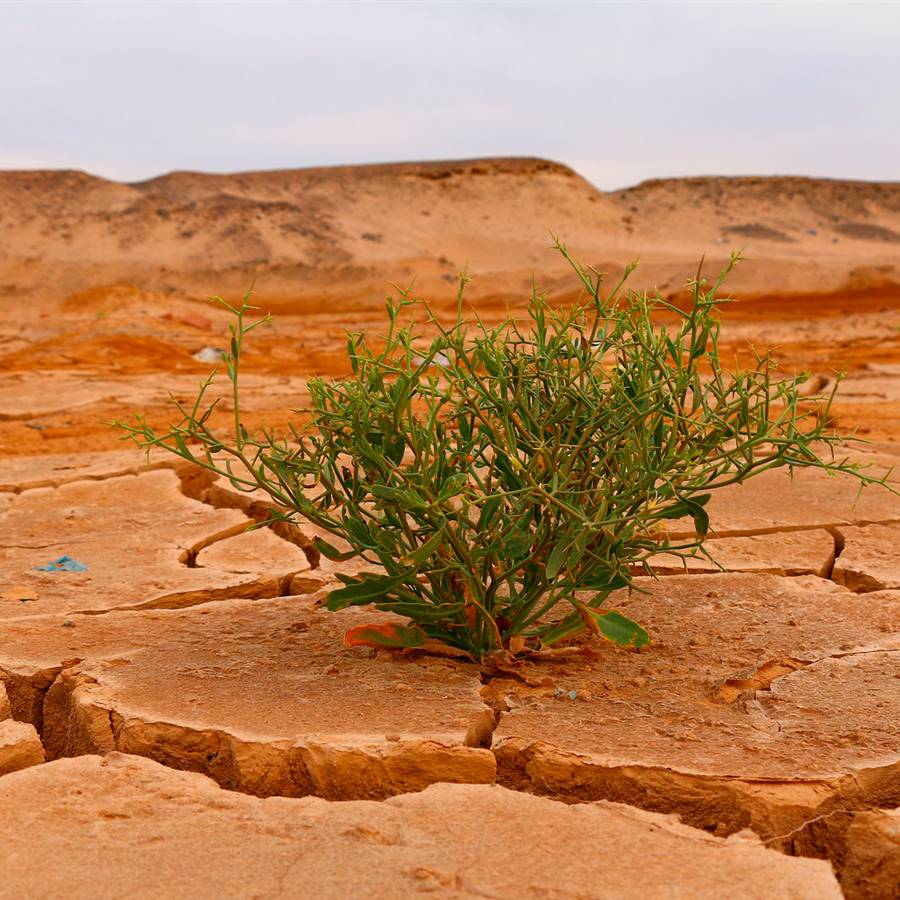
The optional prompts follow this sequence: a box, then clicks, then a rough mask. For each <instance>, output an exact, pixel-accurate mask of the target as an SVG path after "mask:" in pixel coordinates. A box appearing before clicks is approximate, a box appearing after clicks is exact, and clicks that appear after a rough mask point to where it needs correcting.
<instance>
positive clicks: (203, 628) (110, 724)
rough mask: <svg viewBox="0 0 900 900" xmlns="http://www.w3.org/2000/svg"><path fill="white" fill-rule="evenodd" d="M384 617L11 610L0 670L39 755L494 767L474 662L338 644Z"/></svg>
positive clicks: (395, 780) (307, 608) (303, 769)
mask: <svg viewBox="0 0 900 900" xmlns="http://www.w3.org/2000/svg"><path fill="white" fill-rule="evenodd" d="M389 618H390V617H387V616H385V615H383V614H380V613H377V612H375V611H372V610H360V609H349V610H345V611H343V612H340V613H330V612H327V611H326V610H323V609H321V608H317V607H316V606H315V605H314V601H312V600H308V601H303V600H299V599H295V598H289V599H281V600H265V601H257V602H253V601H238V600H226V601H221V602H218V603H210V604H206V605H203V606H198V607H193V608H191V609H186V610H171V611H169V610H159V611H157V610H152V611H149V610H148V611H141V612H130V611H128V612H118V613H109V614H107V615H103V616H84V615H82V616H70V617H67V618H62V617H34V618H29V619H20V620H18V621H16V622H10V623H8V624H7V626H5V627H4V629H3V630H2V632H0V678H2V679H3V680H4V681H6V687H7V691H8V693H9V699H10V702H11V704H12V709H13V713H14V715H15V716H16V717H17V718H19V719H21V720H23V721H29V722H34V723H35V724H37V725H39V726H40V727H41V728H42V734H43V740H44V746H45V747H46V749H47V752H48V755H49V756H50V758H54V757H58V756H72V755H77V754H81V753H97V752H106V751H109V750H122V751H126V752H130V753H137V754H141V755H144V756H149V757H152V758H153V759H156V760H159V761H160V762H163V763H167V764H169V765H172V766H174V767H176V768H184V769H192V770H195V771H201V772H204V773H206V774H208V775H210V776H211V777H213V778H214V779H215V780H216V781H218V782H219V783H220V784H222V785H223V786H225V787H228V788H232V789H235V790H240V791H245V792H249V793H254V794H259V795H271V794H284V795H288V796H301V795H305V794H310V793H312V794H319V795H321V796H326V797H333V798H346V797H350V798H356V797H384V796H388V795H390V794H396V793H401V792H403V791H410V790H418V789H420V788H422V787H424V786H426V785H428V784H431V783H434V782H438V781H467V782H491V781H493V780H494V776H495V772H496V765H495V760H494V757H493V754H492V753H491V752H490V751H489V750H487V749H485V748H484V747H483V744H484V743H485V740H486V739H487V740H488V741H489V736H490V730H491V728H492V726H493V721H494V720H493V714H492V711H491V710H490V709H489V708H488V707H487V706H486V705H485V703H484V702H483V700H482V698H481V694H480V690H481V680H480V677H479V672H478V670H477V668H475V667H473V666H459V665H456V664H454V663H453V661H451V660H446V659H439V658H428V657H424V658H423V657H420V658H418V659H403V658H400V659H396V658H394V657H393V656H392V655H390V654H387V653H382V654H375V653H374V651H369V650H368V649H365V648H355V649H348V648H346V647H344V645H343V635H344V632H345V630H346V629H347V628H350V627H352V626H354V625H358V624H362V623H368V622H373V621H376V622H377V621H379V620H380V621H387V620H389Z"/></svg>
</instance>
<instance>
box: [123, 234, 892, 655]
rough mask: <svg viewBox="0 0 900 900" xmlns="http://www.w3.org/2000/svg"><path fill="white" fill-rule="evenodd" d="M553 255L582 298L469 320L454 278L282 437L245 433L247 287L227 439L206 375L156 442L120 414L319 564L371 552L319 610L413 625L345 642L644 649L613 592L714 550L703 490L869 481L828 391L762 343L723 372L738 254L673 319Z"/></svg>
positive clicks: (539, 301) (318, 383)
mask: <svg viewBox="0 0 900 900" xmlns="http://www.w3.org/2000/svg"><path fill="white" fill-rule="evenodd" d="M557 248H558V250H559V252H560V253H562V255H563V256H564V257H565V259H566V260H567V261H568V262H569V264H570V265H571V266H572V268H573V270H574V272H575V274H576V275H577V276H578V278H579V279H580V282H581V285H582V286H583V289H584V290H583V294H582V296H581V298H580V299H579V300H578V301H577V302H575V303H574V304H573V305H571V306H568V307H566V308H554V307H553V306H551V305H550V304H549V302H548V300H547V298H546V297H545V296H544V295H543V294H542V293H540V292H538V291H537V290H534V291H533V292H532V297H531V301H530V305H529V307H528V313H527V316H525V317H523V319H522V321H516V320H513V319H509V320H507V321H504V322H503V323H502V324H500V325H498V326H496V327H488V326H487V325H485V324H483V323H482V322H481V321H480V320H477V319H476V321H475V322H474V323H469V322H467V321H466V320H465V319H464V317H463V290H464V288H465V284H466V280H467V279H466V278H465V276H463V277H461V279H460V286H459V294H458V304H457V315H456V319H455V321H454V322H452V323H448V324H442V322H441V321H440V320H439V318H438V316H436V315H435V314H434V312H433V310H432V309H431V308H430V307H429V306H428V305H427V304H425V303H423V302H422V301H418V300H415V301H414V300H413V299H412V298H411V295H410V293H409V292H400V296H399V298H398V299H389V301H388V303H387V315H388V330H387V334H386V335H384V336H382V338H381V339H379V341H378V343H377V346H375V345H374V344H373V342H370V341H368V340H367V339H366V337H365V336H364V335H362V334H351V335H350V336H349V339H348V345H347V354H348V357H349V362H350V365H351V367H352V374H351V375H350V376H348V377H345V378H339V379H334V380H331V379H324V378H316V379H313V380H312V381H311V382H310V384H309V389H310V394H311V405H310V407H309V408H308V409H307V410H305V411H302V415H301V418H300V419H299V421H298V422H296V423H295V424H294V425H292V426H291V432H292V433H291V434H290V435H288V436H285V437H281V436H278V435H276V434H273V433H271V432H270V431H263V432H261V433H259V434H250V433H248V432H247V430H246V429H245V428H244V427H243V425H242V424H241V414H240V408H241V407H240V394H239V366H240V359H241V348H242V342H243V340H244V337H245V336H246V335H247V333H248V332H250V331H251V330H252V329H253V328H256V327H257V326H258V325H259V324H260V323H261V322H263V321H266V320H265V319H255V320H253V321H250V318H249V317H250V315H251V314H252V311H253V307H251V306H249V305H248V299H249V297H245V298H244V301H243V304H242V305H241V306H240V307H231V306H228V304H225V305H226V306H227V307H228V309H229V310H230V311H231V312H232V313H233V315H234V317H235V322H234V324H233V325H232V340H231V348H230V352H229V353H228V355H227V356H226V358H225V367H226V371H227V376H228V379H229V380H230V382H231V389H232V392H233V396H232V403H233V407H234V435H233V437H232V438H231V439H230V440H226V438H224V437H221V436H219V435H218V434H216V433H214V432H213V430H212V429H211V427H210V425H209V420H210V415H211V412H212V409H213V407H214V405H215V404H214V403H213V404H209V403H208V402H207V400H206V395H207V392H208V390H209V388H210V386H211V385H212V383H213V381H212V379H213V376H212V375H211V376H210V378H209V379H207V381H206V382H205V383H204V384H203V386H202V388H201V390H200V393H199V395H198V397H197V400H196V403H194V405H193V407H192V408H190V409H188V408H187V407H185V406H181V405H179V409H180V412H181V414H182V418H181V421H180V422H179V423H178V424H177V425H175V426H173V427H171V428H170V429H169V430H168V431H166V432H165V433H158V432H156V431H155V430H154V429H152V428H151V427H150V426H148V424H147V423H146V421H145V420H143V419H142V418H138V420H137V421H136V423H135V424H130V425H129V424H123V423H117V424H119V425H120V427H122V428H124V429H125V430H126V432H127V433H128V435H130V436H131V437H132V438H134V439H135V440H137V441H138V443H139V444H140V445H141V446H143V447H145V448H148V449H149V448H152V447H165V448H167V449H168V450H171V451H173V452H174V453H176V454H178V455H180V456H182V457H183V458H185V459H187V460H190V461H192V462H194V463H196V464H197V465H200V466H203V467H204V468H206V469H208V470H210V471H212V472H217V473H219V474H221V475H224V476H226V477H227V478H228V479H230V481H231V483H232V485H233V486H234V487H235V488H236V489H238V490H247V491H249V490H255V489H258V488H262V489H263V490H264V491H266V492H267V493H268V494H269V496H271V498H272V499H273V500H274V502H275V504H277V506H278V507H279V508H280V509H281V510H282V512H281V513H279V515H282V516H283V517H285V518H292V517H299V518H302V519H305V520H308V521H309V522H312V523H314V524H315V525H317V526H319V528H320V529H323V530H324V531H325V532H327V533H330V534H331V535H334V536H336V537H338V538H340V539H341V541H340V543H341V546H334V545H333V544H331V543H329V542H328V541H326V540H324V539H322V538H317V539H316V544H317V546H318V547H319V549H320V550H321V552H322V553H323V554H324V555H325V556H327V557H329V558H331V559H335V560H345V559H349V558H352V557H356V558H359V559H361V560H362V561H364V562H365V563H367V564H370V566H371V570H372V571H370V572H367V573H365V574H362V575H354V576H349V575H338V578H339V579H340V580H341V582H342V583H343V585H342V586H341V587H339V588H337V589H336V590H333V591H332V592H331V594H330V595H329V597H328V599H327V606H328V608H329V609H331V610H338V609H342V608H344V607H347V606H350V605H361V604H372V605H374V606H375V607H376V608H378V609H379V610H386V611H390V612H393V613H396V614H398V615H399V616H402V617H404V618H405V619H408V620H411V624H410V625H408V626H400V625H383V624H382V625H374V626H371V627H368V628H357V629H354V630H353V631H352V633H349V634H348V642H350V643H354V642H356V643H369V644H374V645H376V646H388V647H419V646H425V645H426V644H427V643H428V642H434V641H437V642H441V643H442V644H443V645H449V646H450V647H453V648H458V649H459V650H461V651H464V652H465V653H467V654H469V655H470V656H471V657H473V658H475V659H484V658H485V657H488V656H491V655H493V654H496V655H499V656H504V655H507V654H513V655H515V654H517V653H522V652H535V651H541V650H543V649H545V648H550V647H553V646H554V645H558V644H560V642H563V641H565V640H566V639H568V638H571V637H572V636H574V635H576V634H578V633H579V632H583V631H585V630H590V631H592V632H595V633H597V634H601V635H603V636H605V637H606V638H609V639H611V640H612V641H614V642H616V643H618V644H620V645H625V646H632V647H640V646H642V645H644V644H646V643H647V642H648V640H649V638H648V635H647V633H646V632H645V631H644V629H643V628H642V627H641V626H640V625H638V624H637V623H635V622H632V621H631V620H629V619H628V618H627V617H626V616H625V615H623V614H622V613H621V612H619V611H617V610H614V609H610V608H608V606H607V605H606V604H607V601H608V598H609V596H610V594H612V592H613V591H615V590H617V589H619V588H623V587H626V586H629V585H631V584H632V579H633V577H634V576H635V574H637V573H640V572H646V573H652V561H651V560H652V558H653V557H654V556H656V555H657V554H659V553H661V552H664V553H670V554H675V555H679V556H689V555H695V554H698V553H703V552H704V550H703V540H704V538H705V537H706V535H707V533H708V531H709V520H708V515H707V512H706V509H705V506H706V504H707V501H708V500H709V498H710V495H711V491H713V490H716V489H719V488H722V487H725V486H726V485H730V484H735V483H737V482H741V481H744V480H746V479H747V478H749V477H751V476H753V475H755V474H757V473H759V472H762V471H764V470H766V469H773V468H776V467H782V466H787V467H810V466H811V467H817V468H821V469H826V470H829V471H841V472H849V473H852V474H854V475H855V476H856V477H857V478H859V479H860V480H861V482H863V483H866V482H869V481H875V480H877V479H874V478H870V477H868V476H867V475H865V474H864V473H863V472H862V471H860V470H859V469H858V468H857V467H856V466H855V465H853V464H850V463H848V462H846V461H836V460H835V457H834V453H833V448H834V445H835V444H836V443H837V442H838V440H839V439H838V438H837V437H836V436H835V435H833V434H832V433H830V431H829V426H828V424H827V422H828V408H829V406H830V403H831V398H830V397H829V398H821V399H819V400H818V401H816V402H814V403H812V404H810V402H809V400H808V398H806V399H804V398H801V394H800V391H799V388H800V386H801V385H802V384H803V382H804V381H805V380H806V377H805V376H802V375H801V376H798V377H792V378H783V377H780V376H779V375H778V374H777V373H776V371H775V366H774V364H773V362H772V361H771V360H770V358H769V357H768V356H767V355H759V354H757V355H756V356H755V364H754V365H753V367H752V368H750V369H749V370H748V371H742V372H738V373H736V374H730V375H729V374H726V372H725V371H724V370H723V368H722V365H721V363H720V359H719V351H718V343H717V342H718V335H719V322H718V319H717V317H716V309H717V307H718V306H719V304H720V303H722V302H724V301H722V300H720V299H719V298H718V297H717V292H718V291H719V289H720V288H721V286H722V282H723V280H724V278H725V276H726V275H727V274H728V272H729V271H730V270H731V268H732V267H733V265H734V264H735V263H736V262H737V260H738V259H739V256H737V255H735V256H733V257H732V260H731V263H730V264H729V266H728V267H727V268H726V270H725V272H723V273H722V275H720V276H719V278H718V279H716V280H715V282H714V283H712V284H708V283H707V282H706V280H705V279H704V278H703V276H702V274H701V273H700V272H699V271H698V274H697V276H696V278H694V279H693V280H692V281H691V282H690V283H689V287H690V290H691V293H692V302H691V303H690V305H689V307H688V308H686V309H684V310H682V309H681V308H679V307H678V306H676V305H673V304H672V303H669V302H666V301H665V300H663V299H662V298H660V297H659V296H649V295H647V294H646V293H635V292H626V290H625V286H624V285H625V278H627V277H628V275H629V274H630V272H631V271H632V268H633V267H629V269H628V270H627V271H626V273H625V278H623V279H622V281H621V282H620V283H619V284H618V285H617V286H616V287H615V288H614V289H613V290H612V291H611V292H610V293H609V294H608V295H606V296H604V294H603V293H602V292H601V278H600V276H599V275H598V274H597V273H596V272H594V271H593V270H589V269H585V268H583V267H582V266H581V265H579V264H578V263H577V262H576V261H574V260H573V259H572V258H571V257H570V255H569V253H568V251H567V250H566V248H565V247H564V246H563V245H561V244H559V243H557ZM217 299H218V298H217ZM219 302H222V303H224V301H221V300H220V301H219ZM418 309H422V310H423V311H424V314H425V325H426V326H427V329H428V333H429V335H430V336H429V337H428V338H427V339H426V338H424V337H423V336H422V335H423V330H422V327H421V325H417V324H416V322H415V316H414V313H415V311H416V310H418ZM411 313H412V314H413V315H411ZM659 313H665V314H668V319H669V321H670V325H669V326H668V327H667V326H666V325H665V324H661V323H660V322H659V321H658V320H659V315H658V314H659ZM673 316H674V321H675V324H674V325H671V321H672V317H673ZM214 374H215V373H214ZM822 450H824V451H826V455H827V456H828V457H829V458H827V459H826V458H823V457H822V456H820V455H819V451H822ZM682 518H684V519H687V520H692V521H693V530H694V532H695V535H694V536H693V537H691V538H689V539H685V540H677V541H676V540H670V539H669V538H668V537H667V534H666V529H665V523H666V522H667V521H669V520H673V519H682Z"/></svg>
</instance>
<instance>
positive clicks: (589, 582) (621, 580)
mask: <svg viewBox="0 0 900 900" xmlns="http://www.w3.org/2000/svg"><path fill="white" fill-rule="evenodd" d="M624 587H628V578H627V577H626V576H625V575H622V574H621V573H620V572H617V573H615V574H611V573H609V572H606V571H602V570H599V571H598V570H594V571H592V572H587V573H586V574H585V575H584V576H583V577H582V578H580V579H579V580H578V590H580V591H617V590H619V589H620V588H624Z"/></svg>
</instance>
